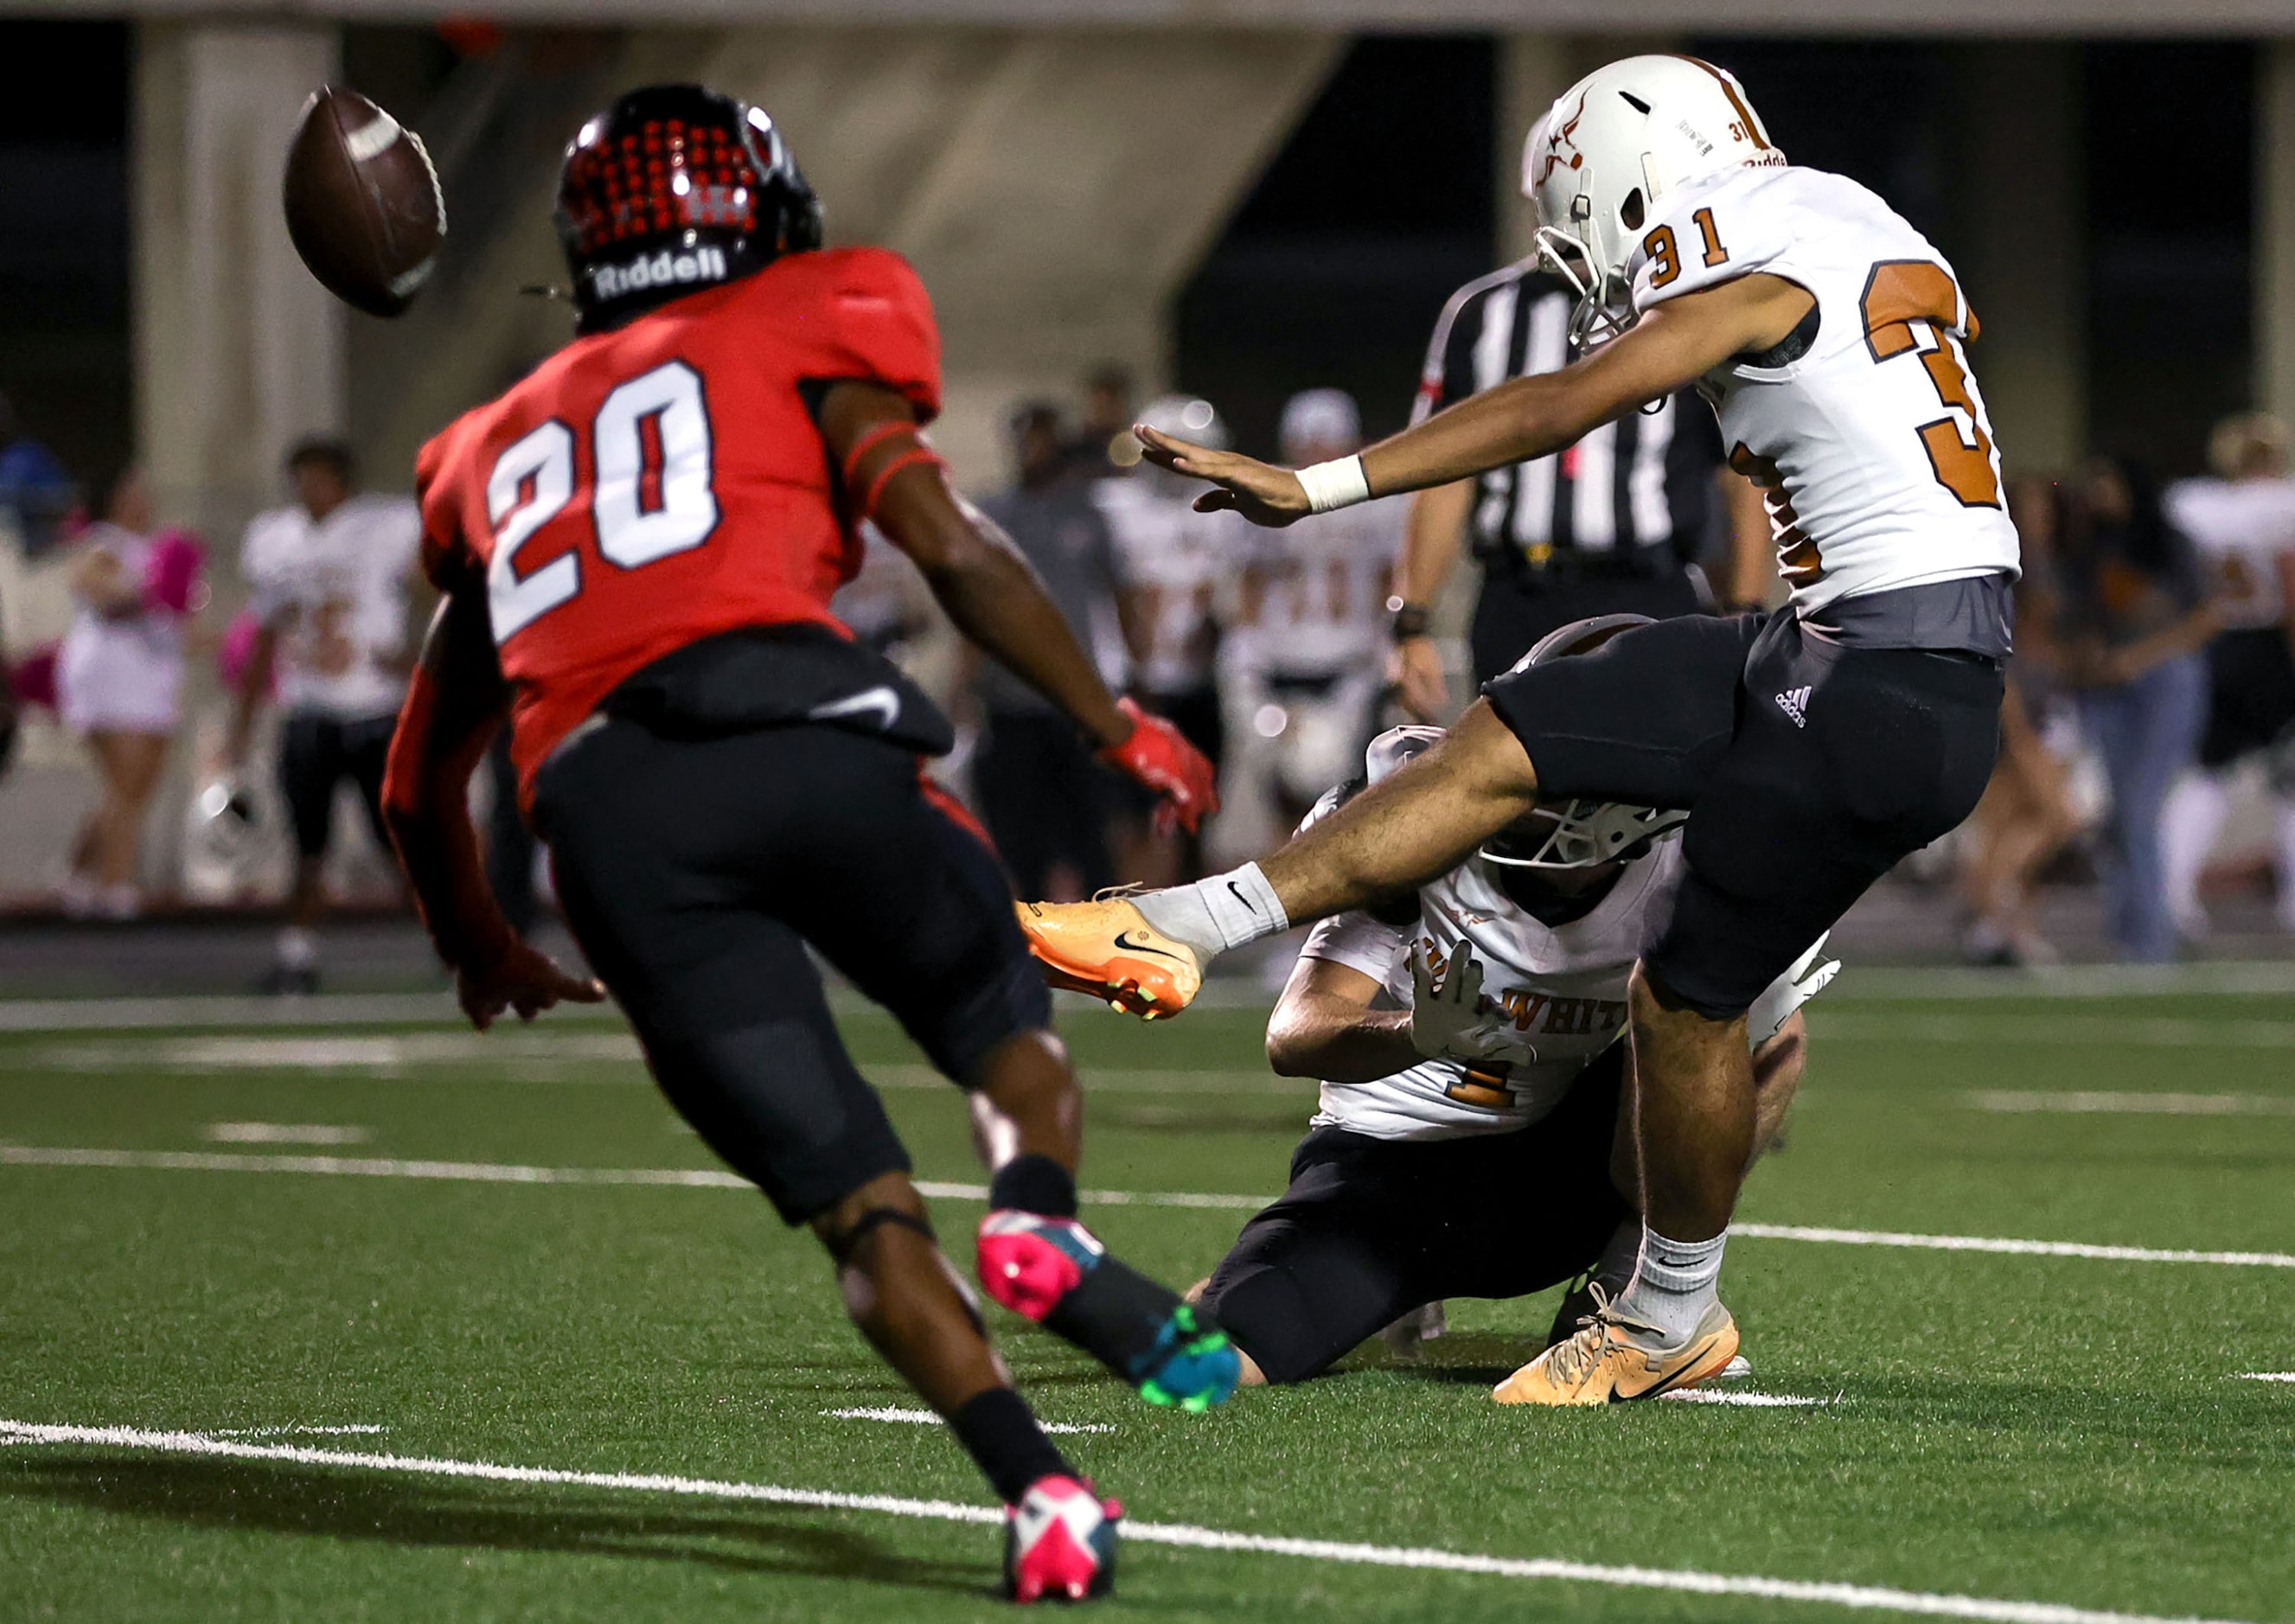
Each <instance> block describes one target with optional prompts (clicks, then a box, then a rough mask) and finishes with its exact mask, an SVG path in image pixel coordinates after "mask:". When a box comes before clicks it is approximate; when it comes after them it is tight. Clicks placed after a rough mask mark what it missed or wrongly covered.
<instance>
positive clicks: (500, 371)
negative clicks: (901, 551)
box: [362, 28, 1341, 488]
mask: <svg viewBox="0 0 2295 1624" xmlns="http://www.w3.org/2000/svg"><path fill="white" fill-rule="evenodd" d="M1340 45H1341V41H1340V39H1339V38H1338V37H1335V36H1330V35H1325V34H1319V33H1318V34H1310V33H1305V32H1294V31H1286V32H1281V33H1265V34H1261V33H1242V34H1237V33H1222V34H1220V35H1217V36H1214V37H1192V36H1188V35H1184V34H1180V33H1176V32H1171V31H1161V32H1153V33H1115V32H1106V31H1102V32H1093V33H1076V32H1067V31H1059V32H1041V31H1025V32H1015V31H1005V30H994V29H913V30H900V31H887V30H885V29H843V28H790V29H733V30H725V31H723V32H697V33H684V32H677V31H669V30H647V31H645V32H643V33H641V34H638V35H634V36H633V37H631V38H630V40H629V42H628V44H627V45H626V46H625V49H624V51H623V53H622V55H621V57H620V59H619V60H618V61H617V62H616V63H615V64H614V65H613V66H612V68H611V69H610V70H609V71H608V72H607V73H606V74H605V75H604V76H603V77H604V78H605V79H609V80H611V81H612V82H614V83H625V84H626V83H639V82H643V81H645V80H649V79H660V78H698V79H702V80H705V81H706V82H707V83H710V84H713V85H717V86H722V87H723V88H724V89H726V90H729V91H732V92H734V93H736V94H741V95H745V96H747V97H750V98H751V99H753V100H755V101H756V102H759V103H760V104H761V105H763V106H765V107H767V108H770V109H771V110H772V112H773V115H774V117H775V118H777V119H779V120H780V124H781V126H782V127H783V128H784V129H785V130H787V131H788V135H789V139H790V142H791V144H792V145H793V146H794V148H795V149H796V153H797V155H798V159H799V161H800V162H802V163H803V164H804V167H805V170H806V173H807V175H809V176H810V177H811V179H812V180H813V184H814V185H815V187H816V188H817V189H818V190H819V191H820V192H821V197H822V199H823V200H824V204H825V206H826V210H827V214H828V219H829V236H830V239H831V241H839V242H873V243H882V244H884V245H886V246H887V247H890V248H893V249H898V250H899V251H900V252H902V254H905V255H906V256H907V257H909V258H910V259H911V261H912V262H914V264H915V265H916V266H917V268H918V270H919V273H921V274H922V275H923V277H924V279H925V282H926V285H927V287H928V288H929V289H930V290H931V291H932V295H933V299H934V302H935V308H936V309H937V311H938V314H939V317H940V322H941V329H942V335H943V343H944V346H945V356H944V359H945V370H946V373H947V391H946V394H947V406H946V411H945V412H944V415H943V419H942V422H941V425H940V426H939V427H938V428H936V429H935V439H936V441H937V443H938V444H939V445H940V446H941V448H942V450H943V453H945V454H946V455H947V456H948V457H949V459H950V461H951V464H952V465H953V467H954V468H955V469H956V471H957V474H958V477H959V478H960V480H961V481H962V482H963V483H964V484H965V485H966V486H968V487H970V488H979V487H982V486H987V485H992V484H994V483H996V482H997V481H999V480H1000V478H1001V477H1002V475H1003V469H1004V455H1003V451H1002V447H1001V424H1002V420H1003V416H1004V413H1005V412H1006V410H1007V409H1008V408H1009V406H1010V405H1011V404H1012V403H1013V402H1014V401H1015V400H1017V399H1019V398H1021V397H1023V396H1038V395H1041V396H1054V397H1065V396H1072V395H1073V393H1074V388H1075V386H1076V382H1077V379H1078V377H1079V375H1080V374H1081V372H1082V371H1083V369H1085V368H1086V367H1088V366H1090V364H1092V363H1095V362H1098V361H1102V360H1115V361H1120V362H1123V363H1125V364H1127V365H1129V366H1131V368H1132V369H1133V370H1134V371H1135V372H1136V373H1137V374H1138V375H1139V377H1140V378H1141V379H1143V381H1147V382H1148V383H1151V384H1152V383H1154V382H1156V381H1157V380H1159V379H1162V378H1163V377H1164V375H1165V373H1166V372H1167V371H1168V368H1169V355H1168V350H1169V345H1170V320H1171V311H1172V303H1173V301H1174V299H1175V298H1176V297H1177V296H1178V294H1179V291H1180V288H1181V286H1182V285H1183V284H1184V283H1185V282H1186V280H1187V278H1188V275H1189V274H1190V273H1192V272H1193V271H1194V269H1195V267H1196V265H1197V263H1198V262H1199V261H1200V260H1201V259H1202V257H1203V256H1204V254H1205V252H1206V251H1207V250H1208V249H1209V248H1210V246H1211V244H1212V242H1213V240H1214V239H1215V237H1216V236H1217V234H1218V232H1219V230H1220V228H1221V225H1222V224H1224V223H1225V221H1226V220H1227V218H1228V216H1229V214H1230V213H1231V212H1232V211H1233V209H1234V208H1235V207H1236V205H1237V203H1238V202H1239V201H1240V200H1241V198H1242V196H1243V194H1244V192H1245V191H1246V188H1247V187H1248V186H1249V185H1250V184H1252V182H1253V181H1254V180H1255V179H1256V178H1257V176H1258V175H1259V174H1260V172H1261V170H1262V168H1263V167H1265V165H1266V163H1267V160H1268V159H1270V157H1271V156H1272V154H1273V152H1274V151H1275V150H1276V148H1277V146H1278V143H1280V142H1281V140H1282V138H1283V137H1284V135H1286V133H1287V132H1288V131H1289V129H1290V128H1291V126H1292V125H1293V123H1294V122H1295V120H1296V119H1297V118H1298V117H1299V115H1300V114H1301V113H1302V112H1303V110H1305V108H1306V106H1307V104H1308V102H1310V101H1311V98H1312V97H1313V95H1314V94H1315V92H1316V90H1317V89H1318V87H1319V86H1320V85H1321V84H1322V82H1323V79H1324V78H1325V77H1326V76H1327V74H1328V72H1329V71H1330V69H1331V67H1332V65H1333V64H1334V62H1335V60H1336V56H1337V53H1338V51H1339V49H1340ZM570 133H571V126H570V125H569V126H568V134H570ZM533 167H534V175H533V176H532V179H531V182H530V184H529V185H528V186H527V189H526V192H525V195H524V197H523V200H522V201H519V202H517V203H515V204H513V205H511V206H510V208H508V209H507V210H506V211H505V212H504V213H503V215H502V217H501V219H500V220H498V221H496V222H492V223H489V222H472V223H471V228H472V229H474V230H479V231H486V230H488V229H489V228H490V226H491V229H492V230H493V232H494V237H495V239H496V240H495V241H493V242H491V243H490V244H489V245H488V246H487V247H486V249H484V250H483V251H482V252H481V254H480V256H479V262H478V264H477V265H475V266H474V267H473V268H471V269H470V270H468V271H461V272H458V273H456V275H455V276H454V277H453V282H452V285H451V286H450V287H446V288H442V289H440V290H439V291H440V292H441V293H442V294H444V295H445V296H446V297H444V298H440V299H438V300H437V302H436V303H435V304H432V303H429V302H428V301H426V303H425V304H423V305H418V306H417V308H416V310H415V312H414V313H413V314H412V316H410V317H409V318H407V320H406V321H404V322H401V323H400V324H399V329H400V331H402V332H403V333H404V339H403V340H400V341H398V343H397V346H396V347H398V348H399V349H401V350H403V351H406V352H408V353H419V354H421V355H423V357H424V360H423V363H422V365H421V367H420V368H418V369H413V370H412V371H404V370H401V371H399V372H398V387H396V388H394V389H392V390H391V391H388V393H390V394H392V395H393V396H394V400H393V404H391V405H390V406H389V408H388V412H387V419H388V420H387V421H386V422H383V423H380V424H379V425H378V433H377V438H378V440H379V442H380V445H381V446H382V448H383V449H382V451H381V452H380V454H381V455H387V456H388V457H391V458H395V459H398V460H401V461H403V460H404V458H405V457H406V456H408V455H411V453H412V449H413V446H414V445H415V444H416V443H417V442H419V440H420V439H421V436H422V434H423V433H425V432H427V431H428V430H429V428H435V427H436V426H437V424H438V423H439V422H441V421H443V420H445V417H446V416H447V415H449V414H450V413H451V412H452V411H453V410H456V409H459V407H460V406H461V405H463V404H469V403H470V402H471V401H474V400H476V399H478V398H482V397H483V396H485V395H486V394H487V393H489V392H491V391H492V390H494V389H496V388H501V387H502V384H503V383H504V382H506V381H507V379H509V378H510V377H514V376H515V375H516V372H517V371H518V369H519V365H520V364H521V363H527V362H530V361H531V360H532V359H534V358H535V356H536V355H540V354H544V353H547V350H548V349H549V348H550V347H552V346H553V345H554V343H555V342H557V341H559V339H561V338H562V335H563V333H564V331H565V316H564V313H563V310H562V307H559V308H552V307H550V306H545V305H543V304H542V303H541V302H540V301H526V302H525V303H524V305H523V306H522V307H519V306H515V305H514V302H513V301H512V300H511V299H510V298H509V294H510V290H513V289H515V288H517V287H519V286H520V285H522V284H527V283H535V282H562V281H563V280H564V273H563V270H562V268H561V267H560V266H559V264H558V262H557V249H556V245H555V241H554V238H553V236H552V234H551V226H550V195H551V185H552V184H553V183H554V181H555V173H554V166H552V165H548V164H543V163H539V162H537V163H535V165H534V166H533ZM448 203H449V206H450V208H451V206H452V204H453V192H452V190H451V184H450V192H449V196H448ZM457 229H461V227H460V226H459V225H458V228H457ZM418 335H420V336H421V341H420V342H417V341H415V340H416V339H417V337H418ZM553 335H555V336H553ZM393 336H394V339H396V338H397V335H396V334H394V335H393ZM362 387H363V386H362Z"/></svg>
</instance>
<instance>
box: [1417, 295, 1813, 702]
mask: <svg viewBox="0 0 2295 1624" xmlns="http://www.w3.org/2000/svg"><path fill="white" fill-rule="evenodd" d="M1574 297H1575V296H1574V294H1573V293H1572V290H1571V288H1570V286H1569V284H1568V283H1566V282H1564V281H1563V280H1562V279H1561V278H1560V277H1558V276H1556V275H1555V274H1553V273H1551V272H1549V271H1548V270H1546V269H1545V268H1544V267H1543V262H1542V261H1540V259H1538V258H1537V257H1531V258H1529V259H1525V260H1523V261H1522V262H1520V263H1519V264H1516V265H1507V266H1506V267H1504V268H1503V269H1501V270H1498V271H1493V272H1491V273H1490V274H1489V275H1487V276H1481V277H1477V278H1476V279H1475V280H1474V281H1473V282H1468V283H1467V284H1466V286H1465V287H1463V288H1461V289H1459V290H1458V291H1457V292H1456V293H1454V294H1452V295H1451V296H1450V303H1449V304H1448V305H1446V306H1443V309H1442V316H1441V318H1440V319H1439V320H1438V321H1437V322H1435V324H1434V336H1433V340H1432V342H1431V343H1430V344H1429V345H1428V347H1427V351H1426V363H1425V369H1424V371H1422V372H1421V374H1420V376H1419V381H1418V400H1417V406H1416V409H1415V410H1414V412H1413V413H1412V417H1413V420H1424V419H1425V418H1426V417H1429V416H1431V415H1432V414H1433V413H1434V412H1440V411H1442V410H1443V409H1444V408H1445V407H1448V406H1451V405H1455V404H1458V402H1459V401H1461V400H1464V399H1465V398H1466V396H1470V395H1475V394H1479V393H1480V392H1482V390H1484V389H1490V388H1496V387H1497V386H1499V384H1502V383H1504V382H1506V381H1507V379H1511V378H1517V377H1529V376H1531V375H1533V374H1536V373H1540V372H1552V371H1559V370H1561V369H1562V368H1563V367H1564V366H1567V365H1568V364H1569V363H1571V362H1572V360H1574V359H1576V356H1575V355H1574V354H1573V353H1572V348H1571V346H1570V343H1569V339H1568V333H1569V328H1570V311H1571V306H1572V299H1573V298H1574ZM1717 507H1718V508H1719V510H1720V511H1719V513H1718V514H1717V513H1716V512H1715V510H1716V508H1717ZM1717 526H1719V527H1722V528H1726V530H1727V535H1728V538H1729V551H1728V559H1727V567H1726V568H1725V569H1724V571H1723V574H1724V575H1725V577H1726V578H1725V579H1724V580H1723V581H1722V582H1721V583H1720V585H1719V593H1718V596H1719V599H1720V600H1721V607H1724V608H1759V607H1760V605H1761V604H1762V602H1763V601H1764V600H1765V594H1766V593H1767V592H1768V590H1769V588H1770V587H1771V586H1772V585H1773V584H1774V583H1775V582H1776V567H1775V566H1774V565H1773V564H1772V563H1771V562H1770V556H1769V555H1770V548H1771V541H1770V527H1769V523H1768V516H1767V514H1766V512H1765V510H1763V508H1762V504H1761V497H1760V494H1759V493H1758V492H1756V491H1755V490H1754V489H1753V487H1752V486H1751V485H1750V484H1748V483H1747V482H1746V481H1745V480H1744V479H1743V478H1741V477H1738V476H1737V475H1736V474H1733V473H1731V472H1730V471H1729V470H1728V468H1727V464H1726V463H1725V461H1723V457H1722V448H1721V429H1720V426H1719V423H1718V422H1717V421H1716V420H1715V419H1714V416H1713V413H1712V412H1711V409H1709V408H1708V407H1707V406H1706V405H1705V404H1704V403H1703V402H1702V401H1700V400H1699V399H1697V398H1696V396H1695V393H1694V392H1693V391H1690V390H1683V391H1682V392H1681V393H1680V394H1678V395H1676V396H1668V397H1667V398H1666V399H1664V400H1662V401H1660V402H1658V403H1657V405H1656V409H1655V410H1654V411H1651V412H1629V413H1627V414H1626V415H1625V416H1624V417H1622V418H1620V419H1619V420H1616V421H1615V422H1610V423H1604V424H1602V425H1601V426H1600V427H1598V428H1593V429H1590V430H1589V431H1588V433H1587V435H1586V437H1585V438H1583V439H1581V440H1580V441H1579V442H1578V443H1577V444H1576V445H1572V446H1569V447H1567V448H1566V449H1564V450H1563V451H1560V452H1557V453H1555V454H1554V455H1552V456H1546V457H1537V458H1533V459H1532V460H1531V461H1528V462H1521V463H1515V464H1512V465H1510V466H1508V467H1506V468H1500V469H1492V470H1491V471H1490V472H1489V473H1486V474H1483V475H1482V476H1481V477H1479V478H1476V479H1469V480H1460V481H1458V483H1457V484H1455V485H1448V486H1435V487H1433V489H1430V490H1425V491H1421V492H1419V493H1417V494H1416V495H1414V496H1413V497H1412V498H1411V499H1410V511H1409V538H1408V540H1407V541H1406V542H1405V543H1404V548H1403V551H1402V555H1401V566H1400V567H1399V568H1398V569H1397V571H1396V575H1397V580H1396V585H1395V594H1396V597H1397V598H1398V600H1400V601H1399V603H1398V605H1397V612H1396V616H1395V628H1396V630H1395V658H1394V681H1395V683H1396V686H1397V688H1398V689H1399V690H1400V692H1401V699H1402V703H1403V706H1405V708H1407V709H1408V710H1409V711H1410V712H1411V714H1414V715H1416V716H1417V717H1418V718H1419V719H1420V720H1421V721H1423V722H1448V721H1449V720H1450V695H1449V691H1448V684H1447V682H1446V681H1445V678H1444V674H1443V669H1442V653H1441V650H1440V649H1438V648H1437V647H1436V645H1435V642H1434V640H1433V635H1432V627H1431V624H1430V621H1431V617H1432V616H1433V612H1434V609H1435V608H1436V606H1437V605H1438V604H1439V602H1440V601H1441V600H1442V592H1443V588H1444V586H1445V585H1446V584H1447V583H1449V581H1450V572H1451V571H1452V570H1453V569H1454V568H1456V567H1457V566H1458V552H1459V539H1460V536H1461V535H1462V533H1463V535H1465V537H1466V541H1467V543H1468V546H1469V549H1470V550H1471V551H1472V552H1473V553H1474V558H1475V559H1476V561H1477V562H1479V563H1480V564H1481V565H1482V592H1481V593H1480V594H1479V595H1478V596H1477V597H1476V599H1475V600H1474V624H1473V628H1472V630H1471V632H1469V634H1468V641H1469V642H1470V643H1471V644H1472V648H1473V655H1474V681H1476V682H1478V683H1480V682H1487V681H1490V680H1491V678H1492V677H1495V676H1499V675H1501V674H1503V673H1505V672H1506V671H1507V668H1508V667H1510V666H1511V665H1513V664H1514V663H1515V661H1516V660H1518V659H1520V658H1521V657H1523V655H1525V654H1527V653H1529V652H1530V650H1531V646H1532V645H1534V644H1535V643H1536V642H1537V641H1539V639H1540V638H1542V637H1544V636H1545V635H1546V634H1547V633H1548V632H1551V631H1554V630H1555V629H1556V628H1557V627H1560V626H1565V625H1568V624H1570V623H1571V622H1572V621H1573V620H1578V619H1581V618H1583V617H1584V616H1589V615H1618V614H1633V615H1647V616H1652V617H1653V618H1655V619H1664V618H1666V617H1667V616H1674V615H1695V614H1697V613H1698V612H1699V611H1700V610H1701V609H1703V608H1708V607H1711V600H1712V599H1713V597H1715V596H1716V595H1717V594H1716V593H1715V592H1713V590H1712V589H1711V586H1710V585H1709V583H1707V582H1706V580H1705V578H1704V574H1703V570H1702V569H1699V568H1696V567H1695V560H1696V559H1698V557H1699V556H1700V555H1701V554H1702V553H1703V551H1705V545H1706V538H1707V535H1708V534H1709V532H1710V531H1711V530H1712V529H1714V528H1715V527H1717Z"/></svg>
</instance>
